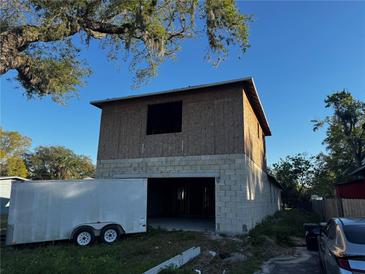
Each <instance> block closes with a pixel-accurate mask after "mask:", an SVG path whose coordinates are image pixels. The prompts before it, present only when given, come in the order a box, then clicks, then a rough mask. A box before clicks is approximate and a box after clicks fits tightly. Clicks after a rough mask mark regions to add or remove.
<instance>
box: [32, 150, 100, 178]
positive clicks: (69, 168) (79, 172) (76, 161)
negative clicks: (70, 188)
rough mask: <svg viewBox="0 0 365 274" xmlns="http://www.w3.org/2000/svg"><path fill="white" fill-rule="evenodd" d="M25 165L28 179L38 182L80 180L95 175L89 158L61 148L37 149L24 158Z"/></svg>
mask: <svg viewBox="0 0 365 274" xmlns="http://www.w3.org/2000/svg"><path fill="white" fill-rule="evenodd" d="M26 163H27V167H28V170H29V174H30V177H31V178H32V179H38V180H49V179H57V180H67V179H82V178H85V177H91V176H94V173H95V167H94V165H93V163H92V161H91V159H90V158H89V157H86V156H83V155H77V154H75V153H74V152H73V151H72V150H70V149H67V148H65V147H62V146H50V147H44V146H40V147H37V148H36V149H35V150H34V153H31V154H28V155H27V156H26Z"/></svg>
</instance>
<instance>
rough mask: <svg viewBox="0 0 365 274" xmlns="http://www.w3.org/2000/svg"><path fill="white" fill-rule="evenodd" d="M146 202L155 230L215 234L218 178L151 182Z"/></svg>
mask: <svg viewBox="0 0 365 274" xmlns="http://www.w3.org/2000/svg"><path fill="white" fill-rule="evenodd" d="M147 198H148V200H147V216H148V224H149V225H151V226H152V227H161V228H164V229H168V230H172V229H181V230H193V231H214V230H215V178H150V179H148V194H147Z"/></svg>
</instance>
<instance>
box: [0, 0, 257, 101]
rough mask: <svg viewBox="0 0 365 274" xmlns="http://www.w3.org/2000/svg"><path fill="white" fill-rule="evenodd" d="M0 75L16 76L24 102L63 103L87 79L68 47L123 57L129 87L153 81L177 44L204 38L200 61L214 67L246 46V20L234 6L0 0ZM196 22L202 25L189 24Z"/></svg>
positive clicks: (209, 1) (227, 2)
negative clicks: (130, 76)
mask: <svg viewBox="0 0 365 274" xmlns="http://www.w3.org/2000/svg"><path fill="white" fill-rule="evenodd" d="M1 5H2V6H1V22H0V23H1V34H0V38H1V58H0V74H5V73H6V72H7V71H9V70H16V71H17V77H16V80H17V81H18V82H19V83H20V84H21V86H22V87H23V88H24V90H25V93H26V94H27V95H28V96H29V97H33V96H45V95H50V96H51V97H52V98H53V99H54V100H55V101H63V99H64V97H65V95H67V94H72V93H70V92H74V91H76V90H77V86H79V85H82V84H83V82H84V81H83V79H84V77H85V76H86V75H88V74H89V73H90V69H89V68H88V67H87V65H86V63H85V62H84V61H83V60H80V59H79V58H78V53H79V50H80V49H79V48H77V47H76V46H75V43H74V41H75V39H73V38H75V37H76V36H78V37H79V38H80V39H79V40H80V41H81V43H82V44H84V45H88V43H89V42H90V41H91V40H92V39H94V40H98V41H100V44H101V46H102V47H103V48H106V49H107V50H108V52H109V53H108V57H109V58H111V59H115V58H117V57H119V56H120V55H121V54H124V53H127V56H128V58H130V59H129V60H130V69H131V70H132V71H133V72H134V73H135V76H136V83H138V82H140V81H143V80H145V79H147V78H148V77H151V76H153V75H154V74H155V73H156V69H157V67H158V65H159V64H160V63H161V62H162V61H164V60H165V59H166V58H169V57H173V56H174V54H175V53H176V52H177V51H178V50H179V48H180V45H181V41H182V40H183V39H185V38H191V37H194V36H196V35H199V34H200V33H205V34H206V36H207V41H208V45H209V47H208V48H209V50H208V52H207V56H206V57H207V58H208V59H209V60H213V62H219V61H220V60H222V59H224V58H225V57H226V56H227V54H228V46H230V45H237V46H239V47H240V48H241V52H244V51H245V50H246V49H247V48H248V39H247V36H248V35H247V23H248V21H249V20H250V17H249V16H246V15H243V14H241V13H240V12H239V11H238V9H237V7H236V5H235V1H234V0H205V1H203V2H199V1H198V0H160V1H158V0H63V1H55V0H7V1H1ZM196 20H199V21H203V22H204V24H203V25H204V27H203V29H200V26H201V24H196V23H195V22H196Z"/></svg>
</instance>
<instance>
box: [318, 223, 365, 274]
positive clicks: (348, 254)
mask: <svg viewBox="0 0 365 274" xmlns="http://www.w3.org/2000/svg"><path fill="white" fill-rule="evenodd" d="M318 250H319V258H320V262H321V264H322V267H323V270H324V273H327V274H336V273H341V274H342V273H344V274H345V273H346V274H347V273H348V274H355V273H356V274H357V273H365V218H335V219H331V220H329V221H328V223H327V224H326V225H325V226H324V227H322V228H321V234H320V236H319V237H318Z"/></svg>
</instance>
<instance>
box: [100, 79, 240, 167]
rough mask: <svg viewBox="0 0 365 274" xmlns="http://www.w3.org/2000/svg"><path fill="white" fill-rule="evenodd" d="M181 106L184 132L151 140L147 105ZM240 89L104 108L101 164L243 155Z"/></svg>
mask: <svg viewBox="0 0 365 274" xmlns="http://www.w3.org/2000/svg"><path fill="white" fill-rule="evenodd" d="M180 100H181V101H182V102H183V104H182V131H181V132H179V133H168V134H155V135H147V134H146V127H147V109H148V105H149V104H158V103H164V102H173V101H180ZM242 102H243V100H242V87H241V86H240V85H239V84H235V85H230V86H215V87H210V88H204V89H201V90H194V91H186V92H181V93H174V94H161V95H156V96H150V97H140V98H135V99H130V100H124V101H120V102H114V103H110V104H108V105H105V106H104V107H103V110H102V119H101V129H100V140H99V150H98V159H99V160H106V159H127V158H140V157H161V156H184V155H214V154H229V153H243V109H242V108H243V103H242Z"/></svg>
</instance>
